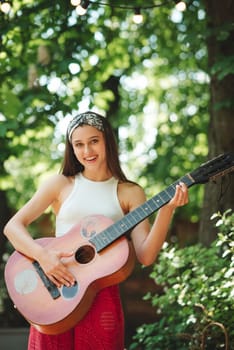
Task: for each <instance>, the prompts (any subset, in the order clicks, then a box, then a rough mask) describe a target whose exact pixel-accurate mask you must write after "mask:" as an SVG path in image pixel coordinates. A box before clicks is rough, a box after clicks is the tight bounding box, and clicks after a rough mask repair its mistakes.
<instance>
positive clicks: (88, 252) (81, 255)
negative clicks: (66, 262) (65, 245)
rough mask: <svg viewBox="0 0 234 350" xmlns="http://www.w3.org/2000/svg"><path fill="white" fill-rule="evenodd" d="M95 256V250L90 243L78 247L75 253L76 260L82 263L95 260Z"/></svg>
mask: <svg viewBox="0 0 234 350" xmlns="http://www.w3.org/2000/svg"><path fill="white" fill-rule="evenodd" d="M94 256H95V250H94V248H93V247H91V246H90V245H84V246H83V247H80V248H79V249H77V251H76V253H75V258H76V261H77V262H78V263H80V264H87V263H89V262H90V261H91V260H93V258H94Z"/></svg>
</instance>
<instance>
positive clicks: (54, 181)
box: [41, 174, 74, 192]
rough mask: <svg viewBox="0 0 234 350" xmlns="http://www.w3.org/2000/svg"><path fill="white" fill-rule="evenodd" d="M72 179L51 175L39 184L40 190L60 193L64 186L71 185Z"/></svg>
mask: <svg viewBox="0 0 234 350" xmlns="http://www.w3.org/2000/svg"><path fill="white" fill-rule="evenodd" d="M73 181H74V178H73V177H71V176H64V175H63V174H53V175H50V176H48V177H47V179H46V180H44V181H43V182H42V184H41V188H44V189H45V190H48V191H58V192H60V191H61V189H63V188H64V187H66V186H69V185H71V184H72V183H73Z"/></svg>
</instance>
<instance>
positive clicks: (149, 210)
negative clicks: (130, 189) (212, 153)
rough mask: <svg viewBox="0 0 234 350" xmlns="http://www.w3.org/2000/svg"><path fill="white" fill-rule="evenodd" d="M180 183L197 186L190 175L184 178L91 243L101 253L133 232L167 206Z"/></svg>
mask: <svg viewBox="0 0 234 350" xmlns="http://www.w3.org/2000/svg"><path fill="white" fill-rule="evenodd" d="M179 182H184V183H185V184H186V185H187V187H191V186H192V185H194V184H195V181H194V180H193V178H192V177H191V175H190V174H187V175H185V176H183V177H182V178H181V179H179V180H178V181H176V182H174V183H173V184H172V185H170V186H169V187H167V188H166V189H165V190H163V191H162V192H160V193H158V194H157V195H155V196H154V197H152V198H151V199H149V200H148V201H146V202H145V203H144V204H142V205H141V206H139V207H138V208H136V209H134V210H133V211H131V212H130V213H128V214H127V215H125V216H124V217H123V218H122V219H120V220H118V221H117V222H115V223H114V224H113V225H111V226H109V227H108V228H107V229H105V230H104V231H101V232H100V233H98V234H96V235H95V236H93V237H92V238H91V239H90V240H89V241H90V243H92V244H93V245H94V246H95V247H96V250H97V252H100V251H101V250H103V249H104V248H106V247H107V246H109V245H110V244H111V243H113V242H114V241H115V240H117V239H118V238H120V237H121V236H123V235H125V234H126V233H128V232H129V231H131V230H132V229H133V228H134V227H135V226H136V225H137V224H139V223H140V222H141V221H143V220H144V219H146V218H147V217H149V216H150V215H151V214H153V213H154V212H156V211H157V210H158V209H160V208H161V207H163V206H164V205H165V204H167V203H168V202H169V201H170V200H171V199H172V198H173V196H174V194H175V190H176V185H177V184H178V183H179Z"/></svg>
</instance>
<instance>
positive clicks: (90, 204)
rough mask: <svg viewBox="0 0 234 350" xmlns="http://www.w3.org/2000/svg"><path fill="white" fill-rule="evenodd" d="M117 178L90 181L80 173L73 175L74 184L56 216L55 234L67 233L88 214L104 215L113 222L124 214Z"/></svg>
mask: <svg viewBox="0 0 234 350" xmlns="http://www.w3.org/2000/svg"><path fill="white" fill-rule="evenodd" d="M117 186H118V180H117V179H115V178H114V177H112V178H110V179H109V180H107V181H91V180H88V179H87V178H85V177H84V176H83V175H82V174H81V173H79V174H78V175H77V176H76V177H75V181H74V186H73V189H72V191H71V193H70V194H69V196H68V197H67V198H66V200H65V201H64V202H63V204H62V206H61V207H60V210H59V212H58V214H57V216H56V233H55V234H56V236H57V237H59V236H62V235H64V234H65V233H67V232H68V231H69V230H70V229H71V228H72V227H73V226H74V225H76V224H77V223H79V221H80V220H81V219H82V218H83V217H85V216H89V215H104V216H106V217H109V218H110V219H112V220H113V221H114V222H115V221H117V220H119V219H121V218H122V217H123V216H124V213H123V210H122V208H121V206H120V203H119V200H118V196H117Z"/></svg>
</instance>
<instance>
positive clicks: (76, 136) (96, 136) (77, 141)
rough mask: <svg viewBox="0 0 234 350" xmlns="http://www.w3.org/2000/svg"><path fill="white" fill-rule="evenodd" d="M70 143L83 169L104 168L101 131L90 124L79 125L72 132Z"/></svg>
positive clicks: (104, 150) (104, 148)
mask: <svg viewBox="0 0 234 350" xmlns="http://www.w3.org/2000/svg"><path fill="white" fill-rule="evenodd" d="M71 143H72V147H73V151H74V154H75V156H76V158H77V160H78V161H79V162H80V163H81V164H82V165H83V167H84V169H85V170H91V171H97V169H99V168H100V167H103V166H104V167H105V168H106V146H105V140H104V135H103V133H102V132H101V131H99V130H98V129H96V128H95V127H93V126H90V125H83V126H79V127H77V128H76V129H75V130H74V131H73V133H72V136H71Z"/></svg>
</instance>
